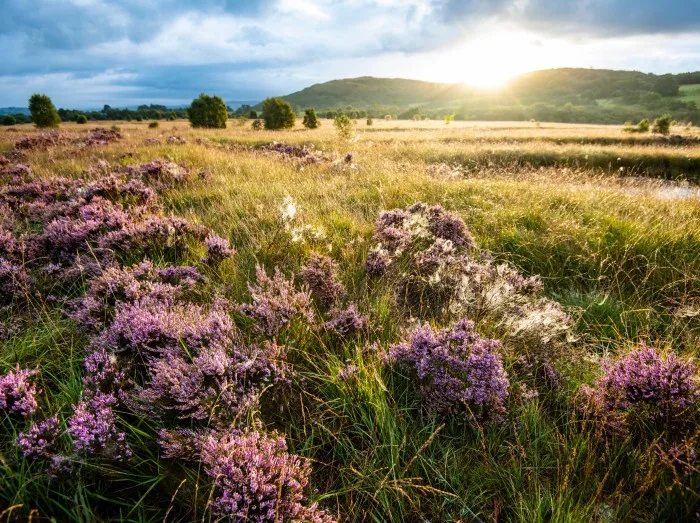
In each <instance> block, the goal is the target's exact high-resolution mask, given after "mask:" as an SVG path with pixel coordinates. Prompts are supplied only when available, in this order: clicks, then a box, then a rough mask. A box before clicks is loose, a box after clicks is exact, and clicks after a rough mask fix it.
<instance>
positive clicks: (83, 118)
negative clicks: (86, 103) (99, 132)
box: [75, 114, 88, 124]
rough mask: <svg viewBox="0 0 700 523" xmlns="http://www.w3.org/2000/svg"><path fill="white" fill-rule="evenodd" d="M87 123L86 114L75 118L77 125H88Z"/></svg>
mask: <svg viewBox="0 0 700 523" xmlns="http://www.w3.org/2000/svg"><path fill="white" fill-rule="evenodd" d="M87 122H88V119H87V116H85V115H84V114H79V115H78V116H77V117H76V118H75V123H79V124H85V123H87Z"/></svg>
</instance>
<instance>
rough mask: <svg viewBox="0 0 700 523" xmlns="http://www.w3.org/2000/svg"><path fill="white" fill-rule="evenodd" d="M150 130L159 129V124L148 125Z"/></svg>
mask: <svg viewBox="0 0 700 523" xmlns="http://www.w3.org/2000/svg"><path fill="white" fill-rule="evenodd" d="M148 128H149V129H158V122H151V123H149V124H148Z"/></svg>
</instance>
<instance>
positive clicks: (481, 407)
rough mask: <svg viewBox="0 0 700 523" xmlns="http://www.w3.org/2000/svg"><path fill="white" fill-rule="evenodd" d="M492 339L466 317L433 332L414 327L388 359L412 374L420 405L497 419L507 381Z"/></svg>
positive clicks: (437, 411)
mask: <svg viewBox="0 0 700 523" xmlns="http://www.w3.org/2000/svg"><path fill="white" fill-rule="evenodd" d="M499 346H500V344H499V342H498V341H495V340H490V339H486V338H482V337H480V336H479V335H478V334H477V333H476V332H475V331H474V324H473V323H472V322H470V321H467V320H462V321H460V322H458V323H456V324H455V325H454V326H453V327H452V328H449V329H445V330H442V331H439V332H435V331H433V330H432V329H431V328H430V326H429V325H427V324H426V325H425V326H423V327H419V328H417V329H416V330H414V331H413V332H412V333H411V336H410V338H409V339H408V340H407V341H406V342H404V343H401V344H399V345H394V346H393V347H391V350H390V353H389V360H390V361H394V362H397V363H398V364H399V365H401V366H402V367H404V368H406V369H408V370H410V371H412V372H415V376H416V378H417V381H418V388H419V393H420V396H421V398H422V400H423V404H424V405H425V407H426V409H427V410H428V411H429V412H436V413H439V414H458V413H460V414H462V413H466V412H465V409H464V407H465V406H466V407H468V411H470V412H471V413H472V414H473V415H475V416H476V417H477V419H485V420H498V419H499V418H500V417H501V415H502V414H503V413H504V411H505V406H504V403H505V400H506V398H507V397H508V387H509V382H508V378H507V376H506V373H505V371H504V369H503V364H502V362H501V357H500V356H499V355H498V353H497V352H496V351H497V350H498V348H499Z"/></svg>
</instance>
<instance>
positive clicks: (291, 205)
mask: <svg viewBox="0 0 700 523" xmlns="http://www.w3.org/2000/svg"><path fill="white" fill-rule="evenodd" d="M280 214H281V218H282V221H283V222H285V223H288V222H291V221H292V220H293V219H294V217H295V216H296V215H297V204H296V202H295V201H294V198H292V197H291V196H289V195H287V196H285V197H284V199H283V200H282V204H281V205H280Z"/></svg>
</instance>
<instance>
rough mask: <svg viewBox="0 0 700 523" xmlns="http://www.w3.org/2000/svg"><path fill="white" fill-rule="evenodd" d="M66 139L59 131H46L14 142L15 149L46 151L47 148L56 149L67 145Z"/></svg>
mask: <svg viewBox="0 0 700 523" xmlns="http://www.w3.org/2000/svg"><path fill="white" fill-rule="evenodd" d="M68 141H69V140H68V137H67V136H66V135H65V134H61V133H60V132H59V131H47V132H43V133H39V134H35V135H32V136H25V137H24V138H21V139H20V140H19V141H17V142H15V149H18V150H26V149H39V150H43V149H48V148H49V147H57V146H59V145H65V144H67V143H68Z"/></svg>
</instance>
